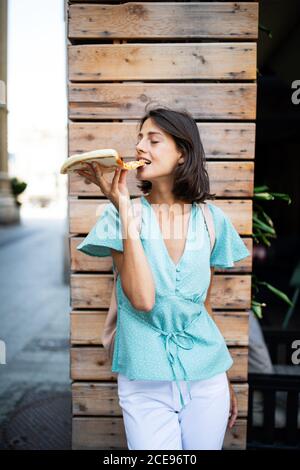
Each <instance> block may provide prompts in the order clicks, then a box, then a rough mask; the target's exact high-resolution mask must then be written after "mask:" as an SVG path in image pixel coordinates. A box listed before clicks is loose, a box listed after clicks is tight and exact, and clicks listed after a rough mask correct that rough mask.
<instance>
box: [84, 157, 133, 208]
mask: <svg viewBox="0 0 300 470" xmlns="http://www.w3.org/2000/svg"><path fill="white" fill-rule="evenodd" d="M84 165H87V166H86V167H85V168H84V167H83V169H82V170H75V172H76V173H78V174H79V175H81V176H83V177H84V178H85V179H87V180H88V181H90V182H92V183H94V184H96V185H97V186H98V187H99V188H100V189H101V191H102V192H103V194H104V196H106V197H107V198H108V199H109V200H110V201H111V202H112V203H113V204H114V206H115V207H116V209H117V210H118V211H119V210H120V207H121V206H122V207H126V208H127V207H128V204H129V205H130V194H129V191H128V188H127V180H126V178H127V172H128V170H123V169H122V168H116V170H115V174H114V177H113V179H112V182H111V183H110V182H109V181H107V179H106V178H105V176H104V174H103V171H102V169H101V166H100V165H99V163H98V162H96V161H94V162H85V163H84Z"/></svg>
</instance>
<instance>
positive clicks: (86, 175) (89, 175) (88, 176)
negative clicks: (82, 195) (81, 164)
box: [75, 170, 98, 185]
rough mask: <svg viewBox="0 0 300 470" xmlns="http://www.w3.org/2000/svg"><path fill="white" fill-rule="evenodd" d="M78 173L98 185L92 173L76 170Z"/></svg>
mask: <svg viewBox="0 0 300 470" xmlns="http://www.w3.org/2000/svg"><path fill="white" fill-rule="evenodd" d="M75 172H76V173H78V174H79V175H80V176H83V177H84V178H86V179H88V180H89V181H91V182H92V183H95V184H97V185H98V182H97V179H96V178H95V177H94V176H93V175H91V173H89V172H87V171H85V170H75Z"/></svg>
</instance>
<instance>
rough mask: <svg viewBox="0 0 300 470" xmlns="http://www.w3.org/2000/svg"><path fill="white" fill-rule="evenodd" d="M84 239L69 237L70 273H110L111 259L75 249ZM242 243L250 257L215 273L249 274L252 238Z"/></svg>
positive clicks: (245, 239)
mask: <svg viewBox="0 0 300 470" xmlns="http://www.w3.org/2000/svg"><path fill="white" fill-rule="evenodd" d="M83 239H84V237H71V238H70V239H69V242H70V258H71V270H72V271H81V272H85V271H89V272H91V271H94V272H99V271H101V272H106V271H107V272H110V271H112V269H113V265H112V257H111V256H106V257H97V256H87V255H86V254H85V253H82V252H81V251H79V250H77V249H76V247H77V246H78V245H79V243H81V242H82V240H83ZM243 242H244V243H245V245H246V247H247V248H248V250H249V251H250V254H251V256H248V257H247V258H244V259H241V260H240V261H237V262H236V263H235V265H234V266H233V267H232V268H227V269H226V271H225V270H224V269H221V268H215V272H216V273H218V272H224V271H225V272H227V273H229V272H233V273H234V272H236V271H238V272H245V273H249V272H251V270H252V252H253V240H252V238H243Z"/></svg>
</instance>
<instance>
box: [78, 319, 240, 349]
mask: <svg viewBox="0 0 300 470" xmlns="http://www.w3.org/2000/svg"><path fill="white" fill-rule="evenodd" d="M106 315H107V310H97V311H92V312H91V311H89V310H86V311H82V310H81V311H74V310H73V311H72V312H71V325H70V326H71V344H72V345H81V346H83V345H87V346H89V345H90V346H92V345H93V346H100V345H102V333H103V328H104V322H105V319H106ZM248 320H249V314H248V312H243V311H241V312H236V311H232V312H222V311H221V312H220V311H218V312H214V321H215V323H216V325H217V326H218V328H219V329H220V331H221V333H222V335H223V336H224V338H225V341H226V344H227V345H228V346H248Z"/></svg>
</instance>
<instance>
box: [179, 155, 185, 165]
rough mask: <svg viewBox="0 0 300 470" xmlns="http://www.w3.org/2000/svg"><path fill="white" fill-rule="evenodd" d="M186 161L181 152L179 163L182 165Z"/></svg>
mask: <svg viewBox="0 0 300 470" xmlns="http://www.w3.org/2000/svg"><path fill="white" fill-rule="evenodd" d="M183 163H184V156H183V155H182V154H181V157H180V158H179V160H178V165H182V164H183Z"/></svg>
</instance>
